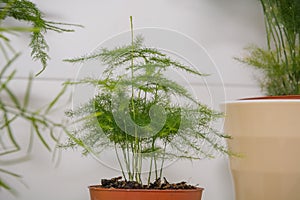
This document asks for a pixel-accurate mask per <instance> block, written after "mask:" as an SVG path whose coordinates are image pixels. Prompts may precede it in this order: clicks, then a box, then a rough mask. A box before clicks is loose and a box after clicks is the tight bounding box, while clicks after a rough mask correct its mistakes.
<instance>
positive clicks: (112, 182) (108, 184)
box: [99, 176, 197, 190]
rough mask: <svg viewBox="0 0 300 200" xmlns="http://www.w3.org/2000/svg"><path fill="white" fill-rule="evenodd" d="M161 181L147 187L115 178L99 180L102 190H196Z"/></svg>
mask: <svg viewBox="0 0 300 200" xmlns="http://www.w3.org/2000/svg"><path fill="white" fill-rule="evenodd" d="M163 179H164V180H163V181H161V179H160V178H158V179H157V180H155V181H154V182H153V183H150V184H149V185H142V184H140V183H138V182H136V181H125V180H122V177H121V176H120V177H116V178H112V179H101V185H99V187H102V188H116V189H157V190H179V189H196V188H197V187H196V186H193V185H188V184H187V183H186V182H184V181H183V182H179V183H169V182H168V181H167V179H166V178H165V177H164V178H163Z"/></svg>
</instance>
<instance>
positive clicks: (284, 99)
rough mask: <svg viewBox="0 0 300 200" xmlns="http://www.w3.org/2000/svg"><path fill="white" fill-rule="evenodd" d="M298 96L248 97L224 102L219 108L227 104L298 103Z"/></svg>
mask: <svg viewBox="0 0 300 200" xmlns="http://www.w3.org/2000/svg"><path fill="white" fill-rule="evenodd" d="M299 102H300V95H286V96H261V97H249V98H242V99H237V100H232V101H225V102H222V103H221V106H225V105H228V104H237V103H238V104H248V103H251V104H252V103H299Z"/></svg>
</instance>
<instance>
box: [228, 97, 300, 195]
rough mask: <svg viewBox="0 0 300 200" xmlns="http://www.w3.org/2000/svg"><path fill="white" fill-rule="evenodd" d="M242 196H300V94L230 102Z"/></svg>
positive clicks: (234, 173)
mask: <svg viewBox="0 0 300 200" xmlns="http://www.w3.org/2000/svg"><path fill="white" fill-rule="evenodd" d="M225 106H226V110H225V111H226V113H225V114H226V117H225V126H224V130H225V132H226V133H227V134H230V135H232V136H233V140H231V141H229V143H228V145H229V147H230V148H231V149H232V150H233V151H234V152H238V153H241V154H242V155H243V157H241V158H230V166H231V172H232V176H233V179H234V185H235V196H236V200H275V199H276V200H300V191H299V188H300V156H299V155H300V96H297V95H296V96H281V97H280V96H277V97H260V98H250V99H242V100H237V101H233V102H227V103H226V104H225Z"/></svg>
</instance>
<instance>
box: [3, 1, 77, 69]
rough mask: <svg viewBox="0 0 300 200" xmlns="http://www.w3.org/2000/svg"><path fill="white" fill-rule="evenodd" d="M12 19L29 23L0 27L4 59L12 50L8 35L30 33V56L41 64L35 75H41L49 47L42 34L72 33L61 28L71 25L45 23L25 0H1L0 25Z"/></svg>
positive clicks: (40, 14) (40, 15)
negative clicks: (52, 32)
mask: <svg viewBox="0 0 300 200" xmlns="http://www.w3.org/2000/svg"><path fill="white" fill-rule="evenodd" d="M7 18H12V19H14V20H16V21H23V22H26V23H29V24H30V26H29V27H2V26H1V27H0V39H2V41H0V47H1V49H2V52H3V53H4V55H5V56H6V57H8V52H9V51H12V52H13V53H14V50H13V49H12V47H11V45H10V43H9V42H10V39H9V34H16V33H17V32H26V31H27V32H30V33H31V36H30V37H31V42H30V44H29V46H30V47H31V49H32V50H31V56H32V58H33V59H34V60H39V61H40V62H41V64H42V69H41V71H40V72H38V73H37V75H39V74H40V73H42V72H43V71H44V70H45V69H46V66H47V62H48V60H49V55H48V53H47V52H48V49H49V46H48V44H47V42H46V40H45V36H44V34H45V33H46V32H47V31H55V32H58V33H62V32H73V31H74V30H73V29H66V28H63V27H61V26H66V25H72V26H78V25H74V24H66V23H57V22H52V21H47V20H45V19H44V16H43V13H42V12H41V11H40V10H39V9H38V8H37V7H36V5H35V4H34V3H32V2H31V1H27V0H1V1H0V25H1V23H2V21H3V20H5V19H7Z"/></svg>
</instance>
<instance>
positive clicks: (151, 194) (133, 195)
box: [89, 186, 203, 200]
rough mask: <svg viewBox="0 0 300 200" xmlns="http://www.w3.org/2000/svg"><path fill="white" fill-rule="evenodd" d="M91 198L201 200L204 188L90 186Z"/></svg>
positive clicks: (95, 199)
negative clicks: (150, 188) (156, 188)
mask: <svg viewBox="0 0 300 200" xmlns="http://www.w3.org/2000/svg"><path fill="white" fill-rule="evenodd" d="M89 190H90V196H91V200H201V197H202V191H203V189H202V188H198V189H191V190H144V189H110V188H109V189H106V188H100V187H97V186H89Z"/></svg>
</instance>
